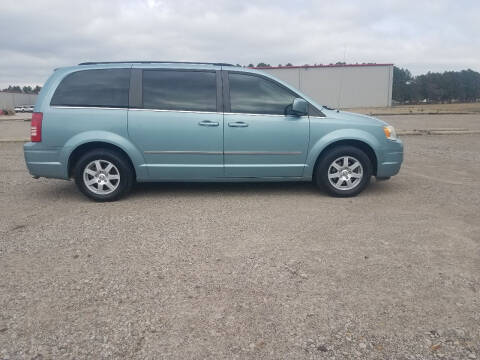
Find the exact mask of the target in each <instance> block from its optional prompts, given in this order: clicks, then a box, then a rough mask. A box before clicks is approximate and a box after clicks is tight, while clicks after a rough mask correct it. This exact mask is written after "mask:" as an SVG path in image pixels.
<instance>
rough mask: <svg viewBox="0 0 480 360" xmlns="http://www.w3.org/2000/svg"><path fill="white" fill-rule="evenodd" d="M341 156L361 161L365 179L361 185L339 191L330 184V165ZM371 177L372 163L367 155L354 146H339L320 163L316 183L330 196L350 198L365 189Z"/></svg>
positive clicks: (330, 151) (316, 171)
mask: <svg viewBox="0 0 480 360" xmlns="http://www.w3.org/2000/svg"><path fill="white" fill-rule="evenodd" d="M341 156H352V157H354V158H356V159H357V160H358V161H360V163H361V164H362V167H363V178H362V180H361V181H360V184H359V185H358V186H356V187H354V188H353V189H350V190H338V189H336V188H335V187H334V186H333V185H332V184H330V181H329V179H328V169H329V167H330V164H331V163H332V162H333V161H334V160H335V159H337V158H339V157H341ZM371 175H372V163H371V161H370V159H369V158H368V156H367V154H365V153H364V152H363V151H362V150H360V149H359V148H356V147H354V146H339V147H336V148H333V149H331V150H329V151H328V152H327V153H326V154H325V155H324V156H323V157H322V158H321V159H320V161H319V162H318V164H317V167H316V169H315V183H316V184H317V186H319V187H321V188H322V189H324V190H326V191H327V192H328V193H329V194H330V195H333V196H337V197H350V196H356V195H358V194H359V193H361V192H362V191H363V189H365V187H366V186H367V185H368V183H369V182H370V177H371Z"/></svg>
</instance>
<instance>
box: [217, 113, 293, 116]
mask: <svg viewBox="0 0 480 360" xmlns="http://www.w3.org/2000/svg"><path fill="white" fill-rule="evenodd" d="M223 114H224V115H247V116H276V117H287V116H288V115H280V114H251V113H234V112H225V113H223Z"/></svg>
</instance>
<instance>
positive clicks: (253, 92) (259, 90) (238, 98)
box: [228, 73, 297, 115]
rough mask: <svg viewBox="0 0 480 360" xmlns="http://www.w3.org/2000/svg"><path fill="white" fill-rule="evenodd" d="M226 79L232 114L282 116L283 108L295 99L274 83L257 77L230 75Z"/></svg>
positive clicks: (287, 91) (294, 96) (290, 93)
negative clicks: (228, 86)
mask: <svg viewBox="0 0 480 360" xmlns="http://www.w3.org/2000/svg"><path fill="white" fill-rule="evenodd" d="M228 79H229V83H230V105H231V111H232V112H234V113H250V114H282V115H283V114H284V113H285V108H286V107H287V106H288V105H291V104H292V103H293V99H295V98H296V97H297V95H296V94H294V93H292V92H290V91H289V90H287V89H285V88H284V87H282V86H280V85H278V84H276V83H275V82H273V81H270V80H267V79H265V78H262V77H259V76H252V75H244V74H232V73H230V74H229V75H228Z"/></svg>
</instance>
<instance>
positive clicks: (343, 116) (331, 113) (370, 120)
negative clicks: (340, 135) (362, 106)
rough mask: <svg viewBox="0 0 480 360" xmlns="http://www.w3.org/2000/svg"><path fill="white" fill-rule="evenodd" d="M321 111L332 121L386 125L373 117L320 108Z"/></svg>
mask: <svg viewBox="0 0 480 360" xmlns="http://www.w3.org/2000/svg"><path fill="white" fill-rule="evenodd" d="M322 111H323V112H324V113H325V114H326V115H327V116H328V117H330V118H332V119H338V120H344V121H348V122H355V123H357V124H364V125H378V126H386V125H388V124H387V123H386V122H385V121H383V120H380V119H377V118H375V117H373V116H368V115H362V114H356V113H352V112H348V111H342V110H340V111H338V112H337V110H328V109H326V108H322Z"/></svg>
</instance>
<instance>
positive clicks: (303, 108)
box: [292, 98, 308, 116]
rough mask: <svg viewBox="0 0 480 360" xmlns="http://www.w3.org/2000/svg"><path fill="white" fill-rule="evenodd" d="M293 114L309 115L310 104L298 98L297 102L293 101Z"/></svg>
mask: <svg viewBox="0 0 480 360" xmlns="http://www.w3.org/2000/svg"><path fill="white" fill-rule="evenodd" d="M292 113H293V114H294V115H297V116H303V115H307V114H308V103H307V102H306V101H305V100H303V99H301V98H296V99H295V100H293V104H292Z"/></svg>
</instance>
